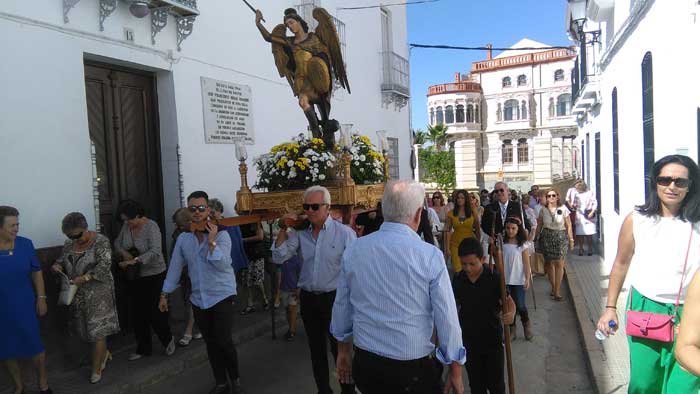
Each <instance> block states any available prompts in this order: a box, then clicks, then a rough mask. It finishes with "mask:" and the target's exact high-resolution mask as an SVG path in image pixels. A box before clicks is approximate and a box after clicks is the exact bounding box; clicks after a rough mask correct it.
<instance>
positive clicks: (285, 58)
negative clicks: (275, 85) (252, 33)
mask: <svg viewBox="0 0 700 394" xmlns="http://www.w3.org/2000/svg"><path fill="white" fill-rule="evenodd" d="M286 33H287V26H285V25H284V24H283V23H280V24H279V25H277V26H275V28H274V29H272V33H270V35H271V36H272V37H273V39H272V57H274V59H275V65H276V66H277V71H278V72H279V73H280V77H283V78H287V82H289V86H291V88H292V91H293V90H294V75H293V74H292V69H293V68H294V67H290V62H293V61H294V60H292V59H293V58H294V57H293V56H292V54H291V53H289V52H288V51H289V50H288V48H287V47H285V46H284V45H282V44H280V43H279V42H280V41H281V42H284V41H285V40H286ZM275 38H278V39H279V41H278V40H275Z"/></svg>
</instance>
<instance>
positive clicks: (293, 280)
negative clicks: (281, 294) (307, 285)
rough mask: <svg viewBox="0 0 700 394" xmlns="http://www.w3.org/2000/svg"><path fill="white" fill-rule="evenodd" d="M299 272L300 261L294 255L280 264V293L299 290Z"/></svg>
mask: <svg viewBox="0 0 700 394" xmlns="http://www.w3.org/2000/svg"><path fill="white" fill-rule="evenodd" d="M300 272H301V259H300V258H299V256H297V255H294V257H292V258H291V259H289V260H287V261H285V262H284V264H282V286H281V287H280V288H281V290H282V291H292V290H294V289H297V288H299V273H300Z"/></svg>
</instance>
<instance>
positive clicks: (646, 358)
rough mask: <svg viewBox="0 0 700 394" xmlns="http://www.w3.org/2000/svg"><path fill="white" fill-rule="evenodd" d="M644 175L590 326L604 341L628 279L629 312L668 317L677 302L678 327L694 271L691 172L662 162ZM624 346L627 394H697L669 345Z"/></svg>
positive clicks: (697, 192)
mask: <svg viewBox="0 0 700 394" xmlns="http://www.w3.org/2000/svg"><path fill="white" fill-rule="evenodd" d="M649 175H650V189H651V190H650V193H649V195H648V197H647V201H646V203H645V204H644V205H642V206H638V207H637V208H636V209H635V210H634V212H632V213H630V214H629V215H627V217H626V218H625V220H624V222H623V224H622V228H621V229H620V236H619V239H618V250H617V256H616V257H615V262H614V264H613V267H612V271H611V272H610V283H609V287H608V300H607V304H606V306H605V310H604V311H603V313H602V316H601V317H600V320H598V329H599V330H601V331H603V332H605V333H607V334H611V333H613V332H614V331H613V330H611V329H610V328H609V322H610V321H611V320H612V321H615V323H616V324H617V325H618V327H622V326H623V325H621V324H620V321H619V319H618V314H617V299H618V296H619V295H620V290H621V288H622V285H623V283H624V282H625V279H626V278H627V276H628V273H629V278H628V281H629V285H630V286H631V289H630V298H629V299H628V302H627V305H628V309H629V310H633V311H644V312H652V313H661V314H668V315H672V314H673V313H674V310H675V303H676V299H677V298H678V297H679V304H680V305H679V308H678V310H677V312H676V317H675V322H679V321H680V319H681V315H682V313H683V304H684V301H685V294H686V292H687V289H688V286H689V284H690V281H691V279H692V278H693V276H694V275H695V273H696V271H698V267H700V225H698V222H699V221H700V169H699V168H698V165H697V164H696V163H695V162H694V161H693V160H692V159H690V158H689V157H687V156H682V155H670V156H666V157H664V158H662V159H660V160H659V161H657V162H656V163H654V166H653V168H652V170H651V174H649ZM691 234H692V237H691ZM689 242H690V244H689ZM686 253H687V254H688V256H687V266H686V267H685V269H684V266H685V265H686ZM679 289H680V293H679ZM679 294H680V296H679ZM627 340H628V343H629V352H630V382H629V389H628V393H630V394H642V393H645V394H646V393H648V394H652V393H653V394H677V393H698V391H699V390H700V379H698V377H696V376H694V375H692V374H690V373H688V372H687V371H685V370H684V369H682V368H681V366H680V365H679V364H678V363H677V362H676V359H675V357H674V354H673V351H674V347H675V341H673V342H661V341H656V340H652V339H646V338H644V339H643V338H638V337H633V336H628V338H627Z"/></svg>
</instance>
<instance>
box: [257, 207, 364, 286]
mask: <svg viewBox="0 0 700 394" xmlns="http://www.w3.org/2000/svg"><path fill="white" fill-rule="evenodd" d="M355 238H357V237H356V236H355V232H354V231H352V229H351V228H350V227H348V226H346V225H344V224H343V223H340V222H339V221H337V220H334V219H333V218H332V217H331V216H330V215H328V217H327V218H326V222H325V223H324V224H323V227H322V228H321V231H320V232H319V233H318V238H316V239H314V237H313V234H312V227H311V226H309V228H307V229H305V230H300V231H291V230H290V232H289V238H287V239H286V240H285V241H284V242H282V244H281V245H279V246H276V245H275V242H273V243H272V248H271V249H272V261H273V262H274V263H276V264H284V262H285V261H287V260H289V259H290V258H292V256H294V255H298V256H299V257H300V258H301V261H302V264H301V273H300V274H299V287H300V288H302V289H304V290H306V291H321V292H329V291H334V290H335V288H336V286H337V283H338V274H339V273H340V258H341V257H342V256H343V252H344V251H345V248H347V246H348V245H350V244H351V243H352V242H353V241H354V240H355Z"/></svg>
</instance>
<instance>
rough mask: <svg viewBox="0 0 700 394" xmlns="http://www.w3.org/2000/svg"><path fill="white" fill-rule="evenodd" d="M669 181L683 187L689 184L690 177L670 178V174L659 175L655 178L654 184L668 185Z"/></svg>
mask: <svg viewBox="0 0 700 394" xmlns="http://www.w3.org/2000/svg"><path fill="white" fill-rule="evenodd" d="M671 182H673V184H675V185H676V187H680V188H681V189H685V188H686V187H688V186H689V185H690V179H688V178H672V177H670V176H660V177H657V178H656V184H657V185H659V186H670V185H671Z"/></svg>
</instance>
